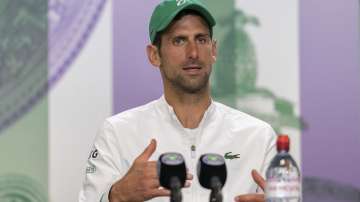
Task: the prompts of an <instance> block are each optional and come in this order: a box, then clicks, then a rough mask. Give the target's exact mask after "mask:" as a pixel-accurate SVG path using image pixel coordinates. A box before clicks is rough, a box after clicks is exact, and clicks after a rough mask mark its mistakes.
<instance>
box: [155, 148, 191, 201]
mask: <svg viewBox="0 0 360 202" xmlns="http://www.w3.org/2000/svg"><path fill="white" fill-rule="evenodd" d="M157 172H158V176H159V181H160V185H161V186H162V187H165V188H166V189H169V190H170V191H171V194H170V201H171V202H180V201H182V194H181V188H182V187H184V186H185V181H186V165H185V160H184V158H183V156H182V155H181V154H179V153H174V152H169V153H164V154H161V155H160V157H159V160H158V162H157Z"/></svg>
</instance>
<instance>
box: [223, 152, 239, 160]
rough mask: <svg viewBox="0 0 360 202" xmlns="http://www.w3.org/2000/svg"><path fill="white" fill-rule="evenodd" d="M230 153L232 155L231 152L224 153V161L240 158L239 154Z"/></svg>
mask: <svg viewBox="0 0 360 202" xmlns="http://www.w3.org/2000/svg"><path fill="white" fill-rule="evenodd" d="M231 153H232V152H226V153H225V154H224V158H225V159H230V160H232V159H238V158H240V154H231Z"/></svg>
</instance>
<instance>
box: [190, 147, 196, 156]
mask: <svg viewBox="0 0 360 202" xmlns="http://www.w3.org/2000/svg"><path fill="white" fill-rule="evenodd" d="M190 153H191V158H192V159H195V158H196V145H195V144H192V145H191V147H190Z"/></svg>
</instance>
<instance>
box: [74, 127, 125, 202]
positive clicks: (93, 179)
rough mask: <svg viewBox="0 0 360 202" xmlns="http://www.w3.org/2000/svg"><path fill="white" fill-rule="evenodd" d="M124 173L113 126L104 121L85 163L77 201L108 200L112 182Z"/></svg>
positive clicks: (94, 201)
mask: <svg viewBox="0 0 360 202" xmlns="http://www.w3.org/2000/svg"><path fill="white" fill-rule="evenodd" d="M124 174H125V170H124V158H123V156H122V154H121V150H120V144H119V142H118V139H117V138H116V134H115V130H114V127H113V126H112V125H111V123H110V122H108V121H105V123H104V124H103V126H102V127H101V129H100V130H99V132H98V134H97V136H96V139H95V141H94V145H93V149H92V151H91V152H90V154H89V157H88V160H87V163H86V171H85V179H84V181H83V185H82V188H81V191H80V194H79V202H100V201H108V194H109V190H110V188H111V186H112V184H113V183H114V182H115V181H116V180H118V179H119V178H120V177H121V176H123V175H124Z"/></svg>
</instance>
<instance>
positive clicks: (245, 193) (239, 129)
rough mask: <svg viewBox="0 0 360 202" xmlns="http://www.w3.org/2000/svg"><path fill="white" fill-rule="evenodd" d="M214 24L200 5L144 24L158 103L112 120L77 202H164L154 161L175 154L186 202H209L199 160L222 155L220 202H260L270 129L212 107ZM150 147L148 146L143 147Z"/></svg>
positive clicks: (189, 1)
mask: <svg viewBox="0 0 360 202" xmlns="http://www.w3.org/2000/svg"><path fill="white" fill-rule="evenodd" d="M214 25H215V20H214V18H213V17H212V15H211V13H210V12H209V11H208V9H207V8H206V7H205V6H204V5H203V4H202V3H200V2H199V1H198V0H165V1H163V2H162V3H160V4H159V5H158V6H157V7H156V8H155V10H154V12H153V15H152V17H151V20H150V26H149V28H150V30H149V32H150V40H151V42H152V44H150V45H148V46H147V54H148V59H149V61H150V63H151V64H152V65H154V66H156V67H158V68H159V70H160V73H161V77H162V81H163V87H164V96H162V97H161V98H160V99H158V100H155V101H153V102H151V103H148V104H146V105H144V106H140V107H138V108H135V109H131V110H128V111H125V112H122V113H120V114H118V115H115V116H113V117H110V118H109V119H107V120H106V121H105V123H104V126H103V127H102V129H101V130H100V132H99V134H98V136H97V138H96V140H95V143H94V148H93V151H92V153H91V155H90V157H89V160H88V167H87V174H86V178H85V181H84V185H83V189H82V190H81V192H80V197H79V200H80V201H87V202H88V201H101V200H107V199H109V201H111V202H125V201H132V202H138V201H148V200H150V201H158V202H163V201H169V198H168V196H169V195H170V192H169V190H166V189H164V188H161V187H160V185H159V180H158V176H157V173H156V160H157V158H158V157H159V156H160V155H161V154H162V153H164V152H179V153H181V154H182V155H183V156H184V158H185V161H186V165H187V168H188V176H187V180H188V181H187V183H186V186H187V187H188V188H185V189H183V190H182V192H183V201H185V202H203V201H208V200H209V191H208V190H205V189H203V188H202V187H201V186H200V185H199V182H198V180H197V179H194V180H193V178H196V177H194V176H193V174H194V173H195V174H196V164H197V161H198V158H199V157H200V155H201V154H204V153H217V154H221V155H224V156H225V158H226V164H227V169H228V180H227V182H226V185H225V186H224V189H223V194H224V202H228V201H234V200H235V201H242V202H250V201H255V202H256V201H264V195H263V194H257V193H256V190H257V188H258V187H260V188H261V189H264V186H265V185H264V184H265V181H264V179H263V177H262V176H261V175H260V174H259V173H258V172H257V171H256V170H258V171H260V172H261V173H262V175H264V172H265V169H266V168H267V166H268V164H269V162H270V160H271V158H272V157H273V156H274V154H275V148H274V144H275V134H274V132H273V130H272V128H271V127H270V126H269V125H268V124H266V123H264V122H262V121H260V120H258V119H256V118H254V117H251V116H249V115H247V114H245V113H242V112H240V111H237V110H235V109H232V108H229V107H227V106H225V105H222V104H220V103H217V102H214V101H213V100H212V99H211V96H210V85H209V77H210V73H211V69H212V65H213V64H214V63H215V61H216V51H217V46H216V41H215V40H213V39H212V28H213V26H214ZM149 142H150V143H149Z"/></svg>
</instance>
